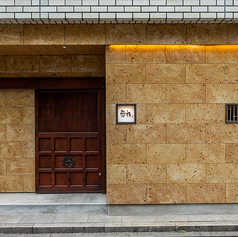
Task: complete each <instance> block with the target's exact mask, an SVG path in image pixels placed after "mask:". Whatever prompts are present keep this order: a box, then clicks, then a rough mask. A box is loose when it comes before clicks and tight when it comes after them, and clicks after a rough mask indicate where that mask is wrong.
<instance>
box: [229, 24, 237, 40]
mask: <svg viewBox="0 0 238 237" xmlns="http://www.w3.org/2000/svg"><path fill="white" fill-rule="evenodd" d="M237 29H238V26H237V24H231V25H230V24H229V25H227V34H228V44H237V43H238V32H237Z"/></svg>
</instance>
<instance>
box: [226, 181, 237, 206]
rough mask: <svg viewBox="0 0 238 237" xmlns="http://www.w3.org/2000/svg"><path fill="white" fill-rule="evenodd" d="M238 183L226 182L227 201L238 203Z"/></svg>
mask: <svg viewBox="0 0 238 237" xmlns="http://www.w3.org/2000/svg"><path fill="white" fill-rule="evenodd" d="M237 193H238V184H226V202H227V203H237V202H238V195H237Z"/></svg>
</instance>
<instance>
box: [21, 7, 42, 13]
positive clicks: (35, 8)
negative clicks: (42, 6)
mask: <svg viewBox="0 0 238 237" xmlns="http://www.w3.org/2000/svg"><path fill="white" fill-rule="evenodd" d="M23 12H39V7H23Z"/></svg>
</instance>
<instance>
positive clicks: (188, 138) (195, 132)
mask: <svg viewBox="0 0 238 237" xmlns="http://www.w3.org/2000/svg"><path fill="white" fill-rule="evenodd" d="M167 142H168V143H205V125H203V124H168V125H167Z"/></svg>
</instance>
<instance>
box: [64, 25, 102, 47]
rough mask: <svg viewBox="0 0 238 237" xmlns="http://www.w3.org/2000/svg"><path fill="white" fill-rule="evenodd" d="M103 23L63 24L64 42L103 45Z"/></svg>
mask: <svg viewBox="0 0 238 237" xmlns="http://www.w3.org/2000/svg"><path fill="white" fill-rule="evenodd" d="M105 40H106V34H105V25H103V24H102V25H99V24H91V25H90V24H85V25H65V44H71V45H74V44H76V45H95V44H97V45H105Z"/></svg>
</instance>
